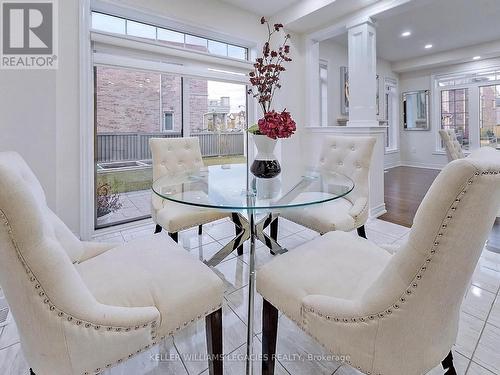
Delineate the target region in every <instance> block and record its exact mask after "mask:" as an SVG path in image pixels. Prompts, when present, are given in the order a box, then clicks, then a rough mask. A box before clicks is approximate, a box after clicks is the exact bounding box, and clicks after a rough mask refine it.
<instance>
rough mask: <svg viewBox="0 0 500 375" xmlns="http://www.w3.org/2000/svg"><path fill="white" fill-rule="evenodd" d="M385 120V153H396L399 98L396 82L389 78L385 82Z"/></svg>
mask: <svg viewBox="0 0 500 375" xmlns="http://www.w3.org/2000/svg"><path fill="white" fill-rule="evenodd" d="M385 119H386V121H387V132H386V135H385V151H396V150H397V149H398V132H399V98H398V94H397V81H395V80H393V79H389V78H386V81H385Z"/></svg>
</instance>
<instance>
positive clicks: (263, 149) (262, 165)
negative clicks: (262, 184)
mask: <svg viewBox="0 0 500 375" xmlns="http://www.w3.org/2000/svg"><path fill="white" fill-rule="evenodd" d="M253 139H254V141H255V146H257V156H255V160H254V161H253V163H252V165H251V166H250V172H252V174H253V175H254V176H255V177H258V178H273V177H276V176H277V175H279V174H280V173H281V166H280V163H279V161H278V160H277V159H276V157H275V156H274V148H275V147H276V139H272V138H269V137H267V136H265V135H254V136H253Z"/></svg>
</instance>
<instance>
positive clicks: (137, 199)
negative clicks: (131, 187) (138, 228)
mask: <svg viewBox="0 0 500 375" xmlns="http://www.w3.org/2000/svg"><path fill="white" fill-rule="evenodd" d="M118 201H119V203H121V207H120V209H118V210H117V211H115V212H112V213H109V214H107V215H104V216H101V217H98V218H97V225H98V226H101V225H106V224H111V223H117V222H121V221H126V220H131V219H135V218H138V217H144V216H149V215H151V189H146V190H137V191H131V192H128V193H120V194H119V200H118Z"/></svg>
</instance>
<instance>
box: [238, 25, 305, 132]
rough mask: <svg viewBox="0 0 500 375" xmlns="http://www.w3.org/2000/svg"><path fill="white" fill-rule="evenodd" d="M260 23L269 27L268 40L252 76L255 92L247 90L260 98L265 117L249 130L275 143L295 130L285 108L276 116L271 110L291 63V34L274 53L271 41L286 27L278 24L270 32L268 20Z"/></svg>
mask: <svg viewBox="0 0 500 375" xmlns="http://www.w3.org/2000/svg"><path fill="white" fill-rule="evenodd" d="M260 23H261V24H262V25H264V24H265V25H266V26H267V31H268V37H267V41H266V42H265V43H264V46H263V47H262V56H261V57H258V58H257V59H256V60H255V64H254V65H253V66H254V70H253V71H251V72H250V73H249V76H250V84H251V85H252V88H251V89H249V90H248V94H249V95H252V96H253V97H254V98H258V101H259V105H260V106H261V107H262V112H263V113H264V117H263V118H261V119H260V120H259V121H258V123H257V124H255V125H253V126H252V127H250V128H249V129H248V132H249V133H252V134H256V135H266V136H268V137H269V138H272V139H276V138H288V137H290V136H291V135H292V134H293V133H294V132H295V130H296V124H295V121H293V119H292V116H291V115H290V112H287V111H286V108H285V109H284V110H283V111H282V112H276V111H275V110H274V109H271V104H272V101H273V98H274V94H275V92H276V90H278V89H280V88H281V84H280V74H281V73H282V72H284V71H286V68H285V67H284V63H285V62H290V61H292V59H291V58H290V56H289V54H290V46H289V45H288V44H287V43H288V41H289V40H290V34H286V35H285V37H284V41H283V43H282V44H281V45H280V46H279V47H278V49H277V50H274V49H271V46H270V43H271V39H272V37H273V35H274V34H276V33H279V32H280V31H283V24H281V23H275V24H274V25H273V27H272V28H271V25H270V24H269V22H268V21H267V20H266V18H265V17H262V18H261V19H260Z"/></svg>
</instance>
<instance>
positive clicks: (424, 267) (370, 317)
mask: <svg viewBox="0 0 500 375" xmlns="http://www.w3.org/2000/svg"><path fill="white" fill-rule="evenodd" d="M498 174H500V171H485V172H478V171H477V172H475V173H474V176H472V177H471V178H469V180H468V181H467V186H466V187H465V188H464V189H462V191H461V192H460V193H458V195H457V198H455V201H454V203H453V206H452V207H451V208H450V209H449V211H448V214H447V215H446V217H445V219H443V222H442V224H441V228H442V231H440V232H439V233H438V234H437V236H436V237H437V238H436V239H435V240H434V245H433V247H432V248H431V250H430V254H429V255H428V256H427V258H426V259H425V262H424V263H423V264H422V266H421V267H420V270H419V271H418V273H417V275H416V276H415V277H414V279H413V280H412V282H411V284H410V285H409V286H408V287H407V288H406V290H405V292H404V293H403V295H402V296H401V297H400V298H399V302H396V303H394V304H393V305H392V306H390V307H388V308H387V309H386V310H384V311H382V312H379V313H376V314H372V315H368V316H364V317H353V318H342V319H340V318H338V317H332V316H329V315H323V314H321V313H319V312H317V311H315V310H314V309H313V308H311V307H307V306H302V308H303V310H305V311H307V312H311V313H313V314H315V315H316V316H318V317H320V318H323V319H326V320H333V321H334V322H337V323H338V322H340V323H358V322H365V321H366V320H374V319H375V316H377V317H378V318H379V319H382V318H384V317H385V316H387V315H390V314H391V313H392V309H396V310H397V309H399V308H400V303H401V304H402V303H405V302H406V301H407V299H406V297H405V295H411V294H412V292H413V289H416V288H417V287H418V283H417V281H420V280H421V279H422V277H423V274H424V272H425V271H426V270H427V264H429V263H430V262H431V261H432V257H433V256H434V254H435V253H436V251H437V248H438V246H439V240H438V238H440V237H442V236H443V235H444V232H445V230H446V228H447V227H448V223H449V222H450V221H451V219H452V218H453V216H452V215H451V213H450V211H452V212H455V211H456V210H457V207H458V205H459V203H460V201H461V198H462V197H463V196H464V195H465V194H466V193H467V189H468V187H470V185H472V183H473V182H474V179H475V178H477V177H478V176H480V175H483V176H484V175H498ZM282 311H283V310H282ZM292 320H293V319H292ZM305 325H306V321H305V319H304V320H303V321H302V324H298V326H299V327H300V328H302V329H303V330H304V331H305ZM306 333H307V334H309V335H311V333H309V332H306ZM311 336H312V337H313V338H314V339H315V340H316V341H318V342H319V343H320V344H321V342H320V340H318V339H317V338H316V337H315V336H314V335H311ZM321 345H322V346H323V347H325V348H326V349H327V350H329V349H328V348H327V347H326V346H324V345H323V344H321ZM347 363H348V364H349V365H351V366H353V367H354V366H355V365H352V364H351V362H350V361H347ZM356 368H357V369H358V370H360V371H362V372H365V373H366V374H370V372H367V371H363V370H362V368H361V367H360V366H356ZM377 375H382V374H380V373H377Z"/></svg>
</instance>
